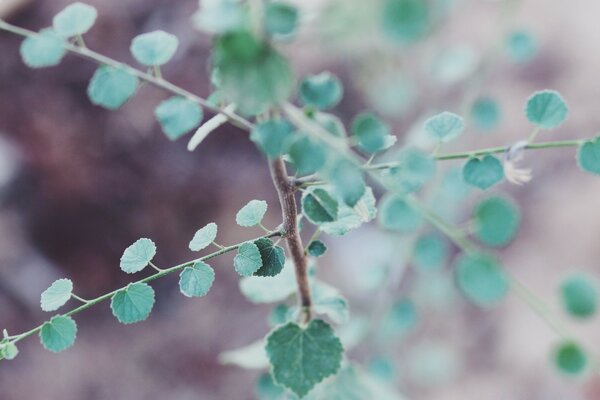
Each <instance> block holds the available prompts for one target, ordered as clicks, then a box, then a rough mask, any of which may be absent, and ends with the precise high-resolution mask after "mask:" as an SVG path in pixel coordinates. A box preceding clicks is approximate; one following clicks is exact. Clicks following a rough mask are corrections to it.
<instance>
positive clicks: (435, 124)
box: [425, 111, 465, 142]
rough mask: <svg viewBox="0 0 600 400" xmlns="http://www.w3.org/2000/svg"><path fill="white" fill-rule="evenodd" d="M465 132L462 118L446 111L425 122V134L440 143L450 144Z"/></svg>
mask: <svg viewBox="0 0 600 400" xmlns="http://www.w3.org/2000/svg"><path fill="white" fill-rule="evenodd" d="M464 130H465V121H464V120H463V119H462V117H461V116H459V115H456V114H454V113H451V112H448V111H444V112H443V113H441V114H438V115H435V116H433V117H431V118H429V119H428V120H427V121H425V133H427V134H428V135H429V136H430V137H431V138H433V139H436V140H439V141H440V142H449V141H451V140H452V139H456V138H457V137H459V136H460V135H461V134H462V133H463V131H464Z"/></svg>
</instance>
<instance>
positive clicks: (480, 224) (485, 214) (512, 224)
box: [473, 196, 521, 247]
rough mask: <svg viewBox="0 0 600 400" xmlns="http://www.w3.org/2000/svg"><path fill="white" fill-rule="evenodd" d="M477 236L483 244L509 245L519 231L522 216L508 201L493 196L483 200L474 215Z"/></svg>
mask: <svg viewBox="0 0 600 400" xmlns="http://www.w3.org/2000/svg"><path fill="white" fill-rule="evenodd" d="M473 217H474V224H475V236H476V237H477V239H479V240H480V241H481V242H482V243H484V244H486V245H488V246H493V247H501V246H505V245H507V244H508V243H509V242H510V241H511V240H512V239H513V237H514V236H515V235H516V233H517V231H518V230H519V225H520V223H521V216H520V214H519V210H518V209H517V207H516V206H515V205H514V204H513V203H512V202H511V201H509V200H508V199H506V198H504V197H499V196H492V197H488V198H486V199H483V200H482V201H481V202H480V203H479V204H478V205H477V206H476V207H475V211H474V213H473Z"/></svg>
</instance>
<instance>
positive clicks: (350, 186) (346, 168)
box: [324, 158, 366, 207]
mask: <svg viewBox="0 0 600 400" xmlns="http://www.w3.org/2000/svg"><path fill="white" fill-rule="evenodd" d="M324 172H325V175H326V177H327V179H328V180H329V182H331V185H332V186H333V188H334V190H335V192H336V193H337V194H338V196H340V197H341V199H342V201H343V202H344V203H346V205H348V206H350V207H354V206H355V205H356V203H358V201H359V200H360V199H361V198H362V196H363V194H364V193H365V190H366V185H365V180H364V178H363V173H362V171H361V170H360V168H358V167H357V166H356V165H354V164H353V163H352V162H351V161H348V160H346V159H345V158H340V159H338V160H337V161H334V162H333V164H332V165H331V166H330V167H329V168H328V169H327V170H326V171H324Z"/></svg>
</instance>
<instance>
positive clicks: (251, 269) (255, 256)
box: [233, 242, 262, 276]
mask: <svg viewBox="0 0 600 400" xmlns="http://www.w3.org/2000/svg"><path fill="white" fill-rule="evenodd" d="M233 267H234V268H235V270H236V272H237V273H238V274H240V275H241V276H252V275H254V273H255V272H256V271H258V270H259V269H260V268H261V267H262V257H261V255H260V251H259V250H258V246H257V245H255V244H254V243H251V242H248V243H244V244H242V245H241V246H240V248H239V249H238V253H237V254H236V256H235V257H234V258H233Z"/></svg>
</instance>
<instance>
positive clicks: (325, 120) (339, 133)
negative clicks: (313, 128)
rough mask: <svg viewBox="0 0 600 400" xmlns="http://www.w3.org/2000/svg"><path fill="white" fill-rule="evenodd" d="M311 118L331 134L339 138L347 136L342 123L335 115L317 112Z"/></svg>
mask: <svg viewBox="0 0 600 400" xmlns="http://www.w3.org/2000/svg"><path fill="white" fill-rule="evenodd" d="M313 118H314V119H315V122H316V123H317V124H319V125H320V126H321V127H322V128H323V129H325V130H326V131H327V132H329V133H331V135H332V136H335V137H339V138H345V137H346V136H347V134H346V128H345V127H344V123H343V122H342V121H341V120H340V119H339V118H338V117H336V116H335V115H333V114H328V113H324V112H317V113H315V114H314V115H313Z"/></svg>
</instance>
